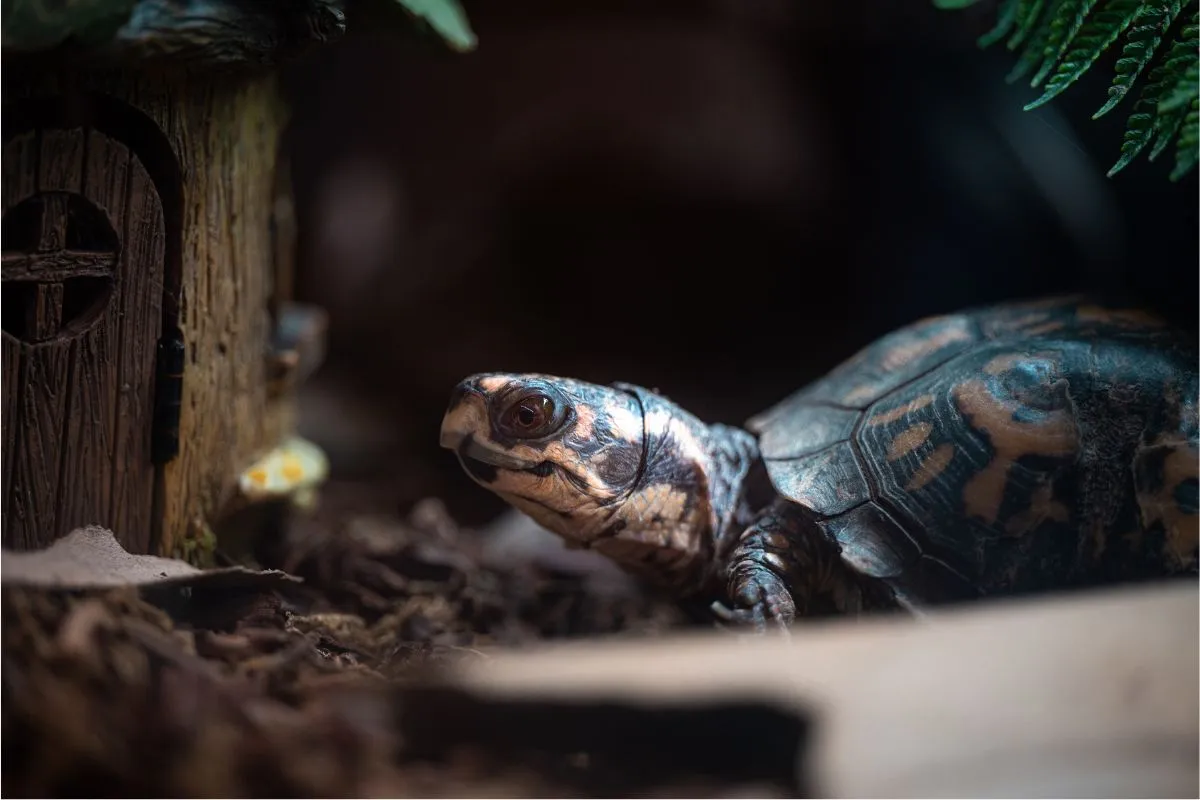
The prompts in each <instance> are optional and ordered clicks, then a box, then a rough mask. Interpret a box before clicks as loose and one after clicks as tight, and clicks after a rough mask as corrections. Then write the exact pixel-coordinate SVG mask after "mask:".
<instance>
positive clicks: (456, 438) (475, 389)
mask: <svg viewBox="0 0 1200 800" xmlns="http://www.w3.org/2000/svg"><path fill="white" fill-rule="evenodd" d="M490 429H491V426H490V425H489V423H488V413H487V398H486V395H485V394H484V392H483V390H482V389H480V387H479V386H478V385H477V384H476V382H475V381H473V380H471V379H469V378H468V379H467V380H465V381H463V382H461V383H459V384H458V385H457V386H455V387H454V391H453V392H452V393H451V395H450V406H449V408H447V409H446V415H445V416H444V417H443V418H442V430H441V436H440V437H439V444H440V445H441V446H442V447H444V448H446V449H447V450H453V451H454V452H455V453H456V454H457V455H458V457H459V460H460V461H463V462H464V463H463V466H464V467H466V466H467V462H466V461H465V459H472V460H474V461H481V462H483V463H484V464H487V465H489V466H493V467H499V468H501V469H514V470H520V469H529V468H531V467H535V466H537V463H538V462H536V461H530V460H528V459H524V458H519V457H517V456H514V455H512V454H511V453H508V452H506V451H505V450H504V449H502V448H501V447H499V446H498V445H496V444H494V443H492V442H490V441H489V439H490V436H489V432H490Z"/></svg>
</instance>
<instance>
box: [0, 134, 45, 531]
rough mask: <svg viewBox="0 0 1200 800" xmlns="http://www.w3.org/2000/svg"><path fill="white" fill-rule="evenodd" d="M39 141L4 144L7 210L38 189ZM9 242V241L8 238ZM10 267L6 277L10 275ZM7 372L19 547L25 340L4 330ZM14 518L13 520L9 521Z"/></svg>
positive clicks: (7, 455) (7, 434)
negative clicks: (18, 486) (18, 489)
mask: <svg viewBox="0 0 1200 800" xmlns="http://www.w3.org/2000/svg"><path fill="white" fill-rule="evenodd" d="M38 154H39V144H38V136H37V134H36V133H35V132H32V131H31V132H29V133H24V134H21V135H20V136H16V137H13V139H11V140H10V141H9V142H8V143H7V144H6V145H5V146H4V159H3V174H4V178H3V196H4V211H5V212H8V211H9V210H11V209H12V208H13V207H15V206H16V205H17V204H18V203H20V202H21V201H22V200H24V199H25V198H27V197H29V196H30V195H32V194H33V193H34V192H36V191H37V167H38ZM27 234H28V235H27V236H25V237H22V238H27V239H28V240H29V241H30V242H33V241H36V232H35V231H29V232H27ZM5 244H8V243H7V242H6V243H5ZM7 277H8V275H7V271H6V272H5V278H7ZM3 338H4V345H3V356H2V359H3V372H4V418H3V420H2V421H3V424H4V427H3V430H0V436H3V438H4V463H3V465H2V467H3V481H4V522H3V525H2V526H0V528H2V530H3V536H2V538H3V543H4V546H5V547H15V546H16V544H17V542H18V541H23V540H24V534H23V533H21V527H20V526H19V525H17V524H15V520H12V519H10V517H9V504H10V500H11V498H12V481H13V475H15V474H16V470H15V469H14V468H13V465H14V463H15V462H14V459H16V458H19V457H20V456H19V453H20V449H19V448H18V447H17V440H18V437H17V431H18V430H19V429H20V427H21V416H20V411H19V409H20V407H21V402H20V392H21V384H20V377H21V344H20V342H18V341H17V340H16V339H14V338H13V337H11V336H9V335H8V334H4V337H3ZM10 522H12V523H13V524H9V523H10Z"/></svg>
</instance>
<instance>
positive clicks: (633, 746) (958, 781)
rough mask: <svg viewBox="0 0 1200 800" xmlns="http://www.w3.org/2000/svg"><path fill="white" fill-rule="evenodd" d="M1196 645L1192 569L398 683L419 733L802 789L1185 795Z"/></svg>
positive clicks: (426, 738)
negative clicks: (1124, 583)
mask: <svg viewBox="0 0 1200 800" xmlns="http://www.w3.org/2000/svg"><path fill="white" fill-rule="evenodd" d="M1198 649H1200V608H1198V605H1197V587H1196V585H1195V584H1192V583H1188V584H1182V585H1181V584H1173V585H1168V586H1157V587H1142V588H1127V589H1121V590H1115V591H1106V592H1103V593H1094V594H1087V595H1075V596H1071V597H1062V598H1055V599H1050V600H1038V601H1008V602H998V603H995V604H989V605H987V606H982V605H981V606H975V607H973V608H970V609H962V610H956V611H950V612H942V613H939V614H936V615H933V616H931V617H929V618H928V619H927V620H923V621H919V622H918V621H911V620H880V621H870V622H863V623H859V624H855V623H849V624H847V623H845V622H841V623H831V624H828V625H819V626H812V627H810V628H803V629H800V630H798V631H797V632H796V633H795V634H793V636H792V638H791V640H790V641H787V640H783V639H775V638H766V639H757V640H756V639H753V638H749V639H738V640H731V639H729V638H725V637H713V636H696V637H692V636H687V637H681V638H675V639H670V640H662V639H660V640H657V641H653V642H646V641H640V642H639V641H601V642H588V643H584V644H563V645H552V646H547V647H545V648H539V649H538V650H537V651H534V652H527V653H512V654H504V655H498V656H497V657H496V658H494V659H489V660H488V661H486V662H482V663H475V664H471V665H468V666H466V667H464V668H463V669H462V670H461V671H460V672H458V673H457V678H456V679H455V680H453V681H452V682H451V684H450V686H448V687H445V690H444V691H439V692H432V693H431V692H428V691H426V692H417V693H414V694H412V695H411V696H409V697H407V698H406V700H405V702H404V704H403V721H402V724H403V727H404V728H405V730H406V732H407V733H408V735H409V736H411V737H412V739H413V740H417V739H418V738H419V739H420V740H421V741H422V742H424V743H425V744H426V745H427V746H430V747H454V746H459V745H467V744H477V745H484V746H485V747H489V748H500V749H507V750H511V751H514V752H516V751H521V750H547V749H549V750H554V751H559V752H563V753H574V752H586V753H588V754H589V756H590V757H592V758H607V759H611V760H612V761H614V762H617V763H622V762H624V763H627V764H629V765H631V768H632V767H633V766H634V765H635V764H636V765H641V766H642V767H644V768H648V769H651V770H653V768H654V763H655V762H661V763H659V765H658V766H659V767H660V768H662V769H669V766H668V765H667V763H666V762H684V761H689V760H690V761H691V762H693V763H692V765H691V766H692V767H694V766H695V764H696V762H704V764H703V765H704V766H705V767H707V768H708V770H709V771H710V772H721V771H723V770H724V771H732V772H736V771H737V770H738V768H739V763H740V764H741V766H742V768H743V773H747V772H752V773H756V774H753V775H750V774H743V776H742V777H743V778H750V779H760V780H769V779H771V778H772V777H774V776H773V775H772V774H771V773H772V771H773V770H775V771H777V770H778V769H779V768H780V767H786V768H787V769H793V768H794V769H795V775H796V780H795V783H794V787H795V791H796V792H798V793H801V794H805V795H814V796H827V797H828V796H833V797H1039V796H1054V797H1076V796H1077V797H1196V796H1197V794H1198V791H1200V785H1198V779H1197V773H1198V768H1200V759H1198V755H1197V752H1198V750H1197V748H1198V746H1200V722H1198V713H1200V685H1198V677H1200V657H1198ZM755 709H757V711H756V710H755ZM760 712H761V713H760ZM772 713H774V715H775V716H774V717H772V716H771V714H772ZM783 716H790V717H792V718H793V720H795V722H794V724H793V725H792V728H791V729H789V728H788V727H787V725H786V724H782V723H781V722H780V718H781V717H783ZM789 731H790V732H789ZM789 737H790V745H789V741H788V740H789ZM781 745H788V746H791V747H792V748H793V749H791V750H790V751H789V752H781V750H780V748H781ZM797 750H798V751H799V752H798V754H797ZM772 759H774V761H775V763H774V764H772V763H767V762H769V761H771V760H772ZM783 759H786V760H787V762H788V763H787V764H786V765H785V764H782V763H779V762H780V761H781V760H783ZM756 760H757V761H756ZM750 762H755V763H753V764H751V763H750ZM592 788H593V791H594V787H592Z"/></svg>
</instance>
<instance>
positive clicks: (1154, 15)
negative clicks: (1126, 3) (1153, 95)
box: [1092, 0, 1183, 119]
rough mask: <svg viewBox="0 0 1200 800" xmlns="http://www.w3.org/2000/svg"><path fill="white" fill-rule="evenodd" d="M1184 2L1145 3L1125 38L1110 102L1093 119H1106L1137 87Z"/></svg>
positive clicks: (1109, 90) (1109, 91)
mask: <svg viewBox="0 0 1200 800" xmlns="http://www.w3.org/2000/svg"><path fill="white" fill-rule="evenodd" d="M1182 5H1183V3H1182V1H1181V0H1167V1H1166V2H1158V3H1143V4H1142V8H1141V10H1140V11H1138V14H1137V16H1136V17H1135V18H1134V20H1133V23H1132V24H1131V25H1130V28H1129V34H1128V35H1127V36H1126V37H1125V47H1124V49H1123V50H1122V52H1121V57H1120V58H1119V59H1117V64H1116V72H1117V74H1116V75H1114V76H1113V82H1112V86H1110V87H1109V88H1108V102H1107V103H1105V104H1104V105H1103V106H1102V107H1101V108H1100V110H1099V111H1097V112H1096V113H1095V114H1093V115H1092V119H1097V118H1099V117H1102V116H1104V115H1105V114H1107V113H1108V112H1109V111H1112V110H1113V108H1115V107H1116V105H1117V103H1120V102H1121V98H1123V97H1125V94H1126V93H1127V92H1128V91H1129V88H1130V87H1131V86H1133V82H1134V81H1136V80H1137V78H1138V76H1139V75H1141V74H1142V70H1144V69H1145V68H1146V65H1147V64H1149V63H1150V59H1152V58H1154V53H1155V51H1156V50H1158V45H1159V43H1160V42H1161V41H1162V38H1163V36H1164V35H1165V34H1166V32H1167V29H1168V28H1170V27H1171V23H1172V22H1174V21H1175V17H1177V16H1179V9H1180V7H1181V6H1182Z"/></svg>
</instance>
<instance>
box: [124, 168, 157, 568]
mask: <svg viewBox="0 0 1200 800" xmlns="http://www.w3.org/2000/svg"><path fill="white" fill-rule="evenodd" d="M125 209H126V210H125V215H126V216H125V226H124V227H125V235H124V237H123V239H122V243H123V254H122V258H121V263H120V278H119V283H120V286H121V291H120V292H119V293H118V295H117V297H116V298H115V299H116V300H117V303H118V308H119V312H118V313H119V318H120V331H119V333H118V335H117V340H116V341H117V346H116V353H117V384H118V386H119V387H120V388H121V391H120V393H119V399H118V401H117V409H116V431H115V437H114V445H115V446H114V448H113V472H112V512H111V516H112V520H113V522H112V524H113V530H114V532H115V533H116V535H117V539H118V540H119V541H120V542H121V544H122V545H124V547H125V549H127V550H129V551H130V552H131V553H146V552H149V551H150V546H151V538H152V533H153V524H152V523H153V521H152V517H151V515H152V511H153V503H154V463H153V460H152V457H151V447H152V435H153V422H154V406H153V404H154V361H155V353H156V349H157V345H158V337H159V334H160V332H161V330H162V287H163V265H164V261H163V259H164V257H165V246H166V237H165V231H164V225H163V209H162V203H161V202H160V200H159V197H158V191H157V190H156V189H155V187H154V183H153V182H152V181H151V179H150V176H149V175H148V174H147V173H146V169H145V167H144V166H142V163H141V162H140V161H139V160H138V159H137V158H136V157H134V158H131V159H130V161H129V170H128V192H127V196H126V206H125Z"/></svg>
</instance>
